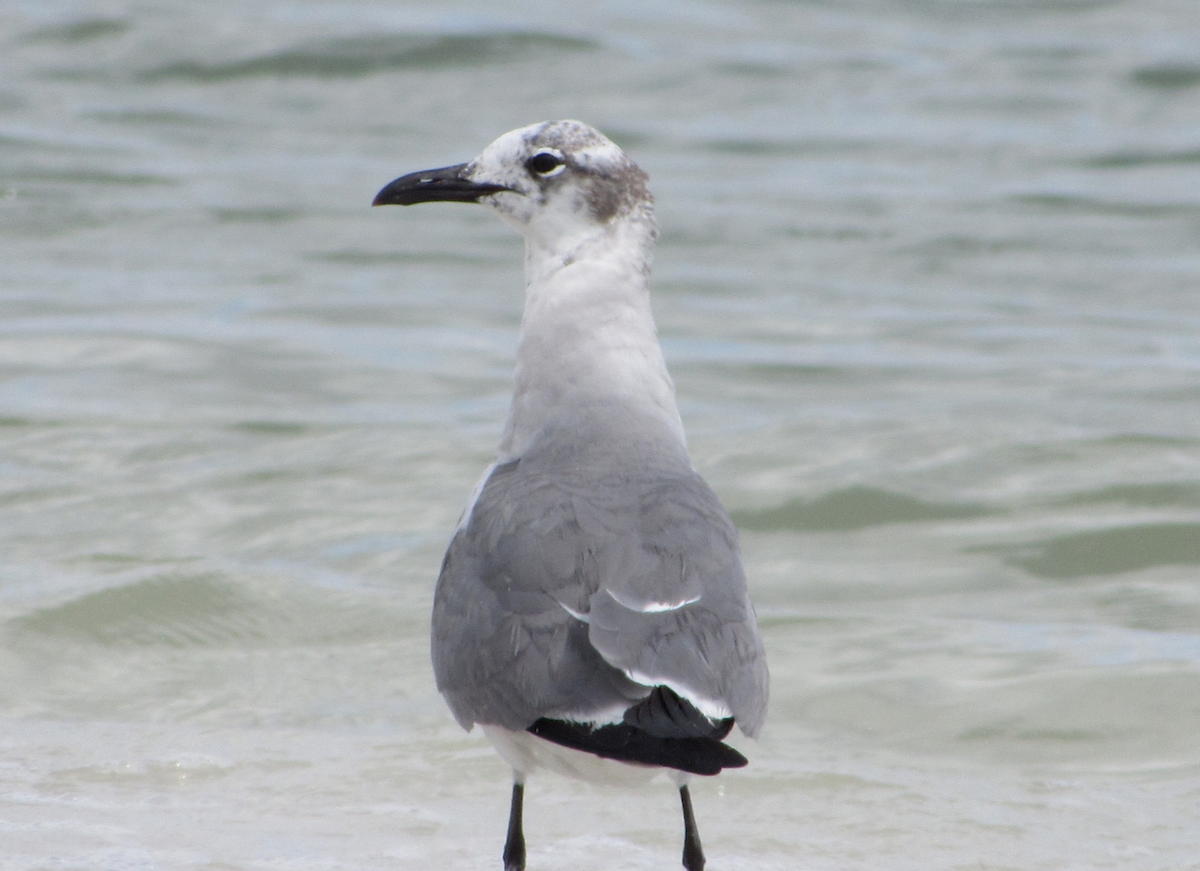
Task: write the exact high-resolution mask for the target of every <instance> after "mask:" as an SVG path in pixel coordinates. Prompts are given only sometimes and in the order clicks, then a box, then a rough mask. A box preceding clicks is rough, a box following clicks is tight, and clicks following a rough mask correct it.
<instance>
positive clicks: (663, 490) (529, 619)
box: [433, 461, 767, 735]
mask: <svg viewBox="0 0 1200 871" xmlns="http://www.w3.org/2000/svg"><path fill="white" fill-rule="evenodd" d="M433 661H434V673H435V676H436V678H437V683H438V688H439V689H440V690H441V691H442V693H443V694H444V695H445V697H446V699H447V701H448V702H449V704H450V708H451V710H452V711H453V712H454V715H455V717H456V718H457V719H458V720H459V722H460V723H462V724H463V725H464V726H467V727H470V725H471V724H472V723H477V722H478V723H490V724H496V725H501V726H505V727H507V728H510V729H524V728H526V727H528V726H529V725H530V724H531V723H532V722H533V721H534V720H536V719H538V718H539V717H572V718H574V719H586V718H587V716H588V715H589V714H595V715H600V716H605V715H611V714H612V713H613V712H614V711H615V712H619V711H620V710H622V709H624V708H626V707H628V706H629V705H630V704H632V703H633V702H635V701H637V700H639V699H641V698H644V697H645V696H646V695H648V693H649V692H650V689H651V688H652V687H654V686H657V685H666V686H668V687H670V688H671V689H673V690H674V691H676V692H677V693H679V694H681V695H683V696H684V697H685V698H688V699H689V700H691V701H693V702H694V703H696V704H697V706H698V707H700V708H701V710H705V709H706V707H707V708H708V709H710V710H711V709H713V708H714V706H719V707H723V708H727V709H728V711H729V712H730V713H731V714H732V716H734V717H735V718H736V719H737V722H738V724H739V725H740V726H741V728H742V730H743V731H745V732H746V733H747V734H750V735H754V734H756V733H757V732H758V730H759V729H760V728H761V725H762V721H763V719H764V717H765V713H766V701H767V671H766V661H765V657H764V655H763V649H762V642H761V640H760V639H759V635H758V629H757V626H756V624H755V620H754V612H753V609H752V608H751V606H750V601H749V598H748V596H747V594H746V586H745V579H744V576H743V574H742V568H741V560H740V558H739V556H738V551H737V538H736V532H735V530H734V528H733V525H732V523H731V522H730V520H729V518H728V515H726V513H725V511H724V509H722V508H721V506H720V503H719V502H718V501H717V498H716V496H715V495H714V494H713V493H712V491H711V490H710V489H709V488H708V486H707V485H706V484H705V483H704V482H703V481H702V480H701V479H700V477H699V476H698V475H697V474H696V473H695V472H694V471H692V470H690V469H686V470H674V471H671V472H670V473H663V474H659V475H654V476H648V475H646V474H645V473H642V474H630V475H620V474H616V475H604V476H589V475H588V474H586V473H585V472H582V471H578V470H575V471H568V472H567V473H566V474H564V473H563V470H562V469H561V468H560V469H557V470H556V471H555V473H554V474H549V473H548V472H547V471H545V470H539V469H538V467H537V464H535V463H529V462H525V461H514V462H511V463H508V464H505V465H502V466H499V467H497V468H496V469H495V470H493V472H492V474H491V475H490V477H489V478H488V480H487V481H486V482H485V484H484V486H483V488H482V490H481V492H480V494H479V497H478V499H477V500H476V503H475V505H474V506H473V508H472V509H471V511H470V516H469V518H468V520H467V522H466V523H465V525H464V526H463V527H462V528H461V529H460V530H459V531H458V532H457V534H456V535H455V537H454V540H453V541H452V542H451V544H450V548H449V550H448V551H447V553H446V559H445V562H444V563H443V565H442V572H441V575H440V577H439V579H438V585H437V591H436V594H435V597H434V612H433ZM706 712H707V711H706ZM618 716H619V713H618Z"/></svg>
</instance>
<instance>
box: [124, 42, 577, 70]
mask: <svg viewBox="0 0 1200 871" xmlns="http://www.w3.org/2000/svg"><path fill="white" fill-rule="evenodd" d="M597 47H598V46H597V44H596V43H595V42H593V41H591V40H587V39H581V38H577V37H570V36H562V35H558V34H550V33H536V32H513V33H487V34H455V35H433V36H418V35H412V34H393V35H386V36H357V37H345V38H341V39H330V40H324V41H321V42H312V43H306V44H304V45H301V46H296V47H293V48H285V49H282V50H280V51H276V52H271V53H269V54H262V55H257V56H255V57H249V58H243V59H241V60H232V61H226V62H205V61H178V62H175V63H169V64H164V65H162V66H158V67H153V68H151V69H148V70H144V71H143V72H142V73H141V74H140V75H139V78H140V79H141V80H142V81H147V82H156V81H163V80H185V81H188V80H190V81H195V82H220V81H227V80H230V79H244V78H258V77H265V76H274V77H281V78H286V77H298V76H305V77H313V78H344V77H352V76H366V75H371V74H372V73H377V72H384V71H387V70H393V69H412V68H436V67H448V66H473V65H477V64H487V63H499V62H502V61H507V60H512V59H515V58H521V57H534V56H539V55H542V54H544V53H545V52H547V51H588V50H591V49H594V48H597Z"/></svg>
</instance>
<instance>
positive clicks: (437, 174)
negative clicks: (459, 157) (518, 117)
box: [374, 121, 654, 249]
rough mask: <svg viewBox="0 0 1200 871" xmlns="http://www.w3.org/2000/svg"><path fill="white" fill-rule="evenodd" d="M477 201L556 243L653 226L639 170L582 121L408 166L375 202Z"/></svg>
mask: <svg viewBox="0 0 1200 871" xmlns="http://www.w3.org/2000/svg"><path fill="white" fill-rule="evenodd" d="M429 202H456V203H483V204H485V205H489V206H491V207H492V208H494V209H495V210H496V211H497V212H499V214H500V216H501V217H502V218H504V219H505V220H506V221H508V223H510V224H512V225H513V226H514V227H516V228H517V229H518V230H519V231H521V233H522V234H523V235H524V236H525V237H526V239H528V240H529V241H530V242H532V243H535V244H539V245H541V246H544V247H547V248H550V249H561V248H562V247H563V245H564V243H567V244H571V243H574V242H575V241H577V240H581V239H584V238H588V237H591V236H594V235H596V234H597V233H598V232H602V231H604V230H605V229H606V228H607V227H610V226H612V225H614V224H616V223H626V222H636V223H639V224H644V225H645V226H646V227H647V229H648V230H649V233H650V235H651V237H652V236H653V233H654V219H653V215H652V209H653V202H654V201H653V198H652V197H651V196H650V192H649V190H648V189H647V187H646V174H645V173H644V172H642V170H641V169H639V168H638V166H637V164H635V163H634V162H633V161H632V160H630V159H629V158H628V157H626V156H625V152H623V151H622V150H621V149H620V148H618V147H617V146H616V144H614V143H613V142H612V141H611V140H610V139H608V138H607V137H605V136H604V135H603V134H601V133H600V132H599V131H598V130H596V129H595V128H593V127H589V126H588V125H587V124H584V123H582V122H581V121H546V122H543V123H541V124H532V125H530V126H529V127H522V128H520V129H519V130H512V131H510V132H508V133H505V134H504V135H503V136H501V137H500V138H499V139H497V140H496V141H495V142H493V143H492V144H491V145H489V146H488V147H487V148H485V149H484V150H483V153H482V154H480V155H479V156H478V157H476V158H475V159H474V160H472V161H470V162H469V163H460V164H457V165H455V166H446V167H442V168H440V169H431V170H425V171H423V172H413V173H409V174H408V175H404V176H401V177H400V178H398V179H396V180H395V181H393V182H392V183H391V184H389V185H387V186H386V187H385V188H384V189H383V190H381V191H380V192H379V193H378V195H376V197H375V202H374V205H376V206H384V205H402V206H409V205H414V204H416V203H429Z"/></svg>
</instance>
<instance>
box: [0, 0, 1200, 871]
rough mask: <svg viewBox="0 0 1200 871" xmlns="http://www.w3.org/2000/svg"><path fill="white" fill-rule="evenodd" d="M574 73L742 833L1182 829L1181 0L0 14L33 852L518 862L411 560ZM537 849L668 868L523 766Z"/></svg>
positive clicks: (453, 486) (1195, 742)
mask: <svg viewBox="0 0 1200 871" xmlns="http://www.w3.org/2000/svg"><path fill="white" fill-rule="evenodd" d="M560 117H577V118H580V119H582V120H585V121H587V122H589V123H591V124H594V125H596V126H597V127H599V128H601V129H602V130H604V131H605V132H606V133H607V134H609V135H610V136H611V137H612V138H613V139H615V140H616V141H617V142H618V143H619V144H621V145H622V146H623V147H624V148H625V149H626V150H627V151H628V152H629V153H630V154H631V155H632V156H633V157H634V159H635V160H637V161H638V162H639V163H640V164H641V165H642V167H643V168H645V169H646V170H647V171H648V172H649V173H650V175H651V183H652V189H653V191H654V192H655V194H656V196H657V198H658V215H659V220H660V223H661V227H662V234H661V240H660V245H659V249H658V257H657V261H656V267H655V275H654V281H653V287H654V295H655V307H656V313H657V317H658V322H659V328H660V334H661V337H662V340H663V344H664V348H665V351H666V354H667V358H668V362H669V364H670V366H671V368H672V372H673V374H674V376H675V379H676V384H677V388H678V392H679V398H680V403H681V408H682V411H683V415H684V419H685V424H686V425H687V428H688V432H689V437H690V445H691V449H692V453H693V457H694V460H695V462H696V465H697V467H698V468H699V469H700V470H701V472H702V473H703V474H704V475H705V476H706V477H707V478H708V480H709V481H710V482H711V483H712V485H713V486H714V487H715V489H716V490H717V492H718V493H719V494H720V495H721V497H722V499H723V500H724V502H725V504H726V505H727V506H728V507H729V508H730V510H731V513H732V514H733V516H734V519H735V520H736V521H737V523H738V525H739V527H740V528H741V530H742V544H743V550H744V555H745V560H746V568H747V574H748V576H749V578H750V584H751V589H752V593H753V595H754V597H755V600H756V603H757V606H758V611H759V616H760V620H761V623H762V627H763V630H764V636H765V640H766V644H767V649H768V654H769V657H770V663H771V667H772V674H773V687H772V689H773V699H772V710H771V716H770V720H769V724H768V727H767V730H766V732H765V735H764V737H763V739H762V740H761V741H760V742H757V743H751V742H746V741H741V742H740V743H739V746H740V747H741V748H742V749H743V750H744V751H745V752H746V753H747V754H748V755H749V756H750V757H751V759H752V763H751V765H750V767H748V768H746V769H743V770H740V771H734V772H730V773H727V774H726V775H723V776H722V777H721V778H720V779H719V780H717V781H704V782H700V783H697V784H696V785H695V786H694V788H693V789H694V796H695V801H696V810H697V815H698V817H699V821H700V826H701V831H702V834H703V836H704V840H705V846H706V849H707V852H708V854H709V867H710V869H711V871H723V869H724V871H732V869H780V871H783V869H788V871H791V869H808V871H826V869H828V871H835V869H836V871H867V869H871V871H876V869H891V871H929V869H991V871H998V869H1005V871H1017V869H1019V871H1042V869H1044V871H1071V869H1104V868H1111V869H1136V871H1166V869H1171V871H1178V869H1186V868H1194V869H1195V868H1200V858H1198V857H1200V849H1198V848H1200V823H1198V822H1197V814H1196V807H1197V797H1198V796H1200V293H1198V289H1200V4H1197V3H1195V2H1194V0H1048V2H1033V0H914V2H889V0H847V2H837V3H835V2H823V0H811V2H784V0H754V2H734V0H709V2H698V3H693V2H682V0H663V2H646V3H630V2H600V3H581V2H573V0H558V2H555V3H546V2H531V3H525V4H515V5H513V6H512V7H511V8H509V9H505V8H503V7H501V6H500V5H494V6H493V5H487V4H483V3H479V2H474V3H472V2H452V3H449V4H446V5H443V6H437V7H433V6H431V5H430V4H424V3H420V4H418V3H409V2H382V0H361V2H337V0H324V2H321V0H267V2H263V3H258V4H242V3H235V2H230V0H215V2H210V3H205V4H195V3H188V4H185V3H181V2H178V0H141V2H119V0H112V2H109V0H103V2H70V0H68V2H64V3H53V4H51V3H35V2H31V0H13V2H9V3H7V4H5V5H3V6H0V743H2V744H3V747H4V751H3V753H2V754H0V869H3V871H33V869H37V871H42V869H46V871H49V869H88V871H129V869H172V871H231V869H236V871H251V869H278V868H287V869H295V871H303V869H330V868H339V869H372V871H383V869H392V868H394V869H402V868H403V869H409V868H413V867H416V866H417V865H418V864H419V865H420V867H437V868H441V869H446V871H453V869H464V871H465V869H477V868H499V867H500V861H499V858H500V847H501V843H502V841H503V833H504V822H505V816H506V813H507V800H508V773H507V771H506V769H505V768H504V765H503V763H502V762H501V761H500V760H499V758H498V757H497V756H495V754H494V753H493V752H492V751H491V749H490V747H489V746H488V745H487V744H486V742H485V741H484V740H483V738H482V737H481V736H479V735H478V734H475V735H466V734H465V733H463V732H461V730H460V729H459V728H458V727H457V725H456V724H455V723H454V722H453V721H452V719H451V718H450V715H449V713H448V711H447V710H446V709H445V707H444V705H443V704H442V702H441V700H440V698H439V697H438V695H437V693H436V691H435V689H434V687H433V682H432V676H431V670H430V666H429V662H428V652H427V651H428V642H427V626H428V611H429V606H430V602H431V598H432V584H433V580H434V578H435V576H436V574H437V570H438V565H439V561H440V559H441V555H442V551H443V549H444V547H445V544H446V541H447V540H448V537H449V535H450V532H451V530H452V529H453V527H454V524H455V521H456V519H457V517H458V514H459V512H460V510H461V508H462V506H463V504H464V502H465V500H466V498H467V495H468V493H469V492H470V489H471V487H472V485H473V484H474V482H475V480H476V478H477V476H478V475H479V473H480V471H481V470H482V468H483V467H484V466H485V465H486V463H487V462H488V461H489V459H490V456H491V452H492V450H493V447H494V445H495V442H496V440H497V438H498V435H499V430H500V425H501V423H502V420H503V416H504V413H505V409H506V403H507V396H508V391H509V389H510V374H511V373H510V370H511V364H512V354H513V350H514V345H515V339H516V328H517V324H518V321H519V317H520V305H521V281H522V279H521V250H520V241H519V239H518V238H517V237H516V236H515V235H514V234H513V233H512V231H511V230H509V229H508V228H507V227H505V226H504V225H502V224H501V223H500V222H499V221H498V220H496V219H495V217H494V216H492V215H490V214H488V213H487V212H486V211H485V210H484V209H479V208H468V207H465V206H454V205H446V206H425V207H421V208H416V209H386V210H384V209H375V210H372V209H371V208H369V204H370V202H371V198H372V197H373V195H374V193H375V192H376V191H377V190H378V189H379V188H380V187H381V186H382V185H383V184H384V183H386V182H387V181H389V180H391V179H392V178H394V177H396V176H397V175H400V174H402V173H404V172H408V171H411V170H416V169H422V168H427V167H432V166H440V165H445V164H449V163H456V162H459V161H463V160H466V159H469V158H470V157H472V156H474V155H475V154H476V153H477V152H478V151H479V150H480V149H481V148H482V147H483V146H484V145H486V144H487V143H488V142H490V141H491V140H492V139H493V138H494V137H495V136H497V135H498V134H500V133H502V132H504V131H506V130H509V129H511V128H514V127H518V126H522V125H525V124H528V123H531V122H534V121H538V120H544V119H550V118H560ZM526 826H527V835H528V838H529V844H530V869H531V871H549V869H582V871H591V869H597V871H598V869H605V868H614V867H621V868H631V869H658V868H669V867H676V863H677V862H678V850H679V838H680V826H679V821H678V808H677V799H676V797H675V795H674V794H673V790H672V789H671V788H670V786H669V783H667V782H666V781H662V782H661V783H659V784H658V785H657V786H651V787H647V788H645V789H642V790H635V791H632V792H623V791H620V790H616V789H608V788H599V787H591V786H587V785H582V784H577V783H573V782H569V781H565V780H561V779H558V778H556V777H554V776H549V775H547V776H544V777H540V778H536V779H534V780H533V781H531V783H530V785H529V789H528V793H527V819H526Z"/></svg>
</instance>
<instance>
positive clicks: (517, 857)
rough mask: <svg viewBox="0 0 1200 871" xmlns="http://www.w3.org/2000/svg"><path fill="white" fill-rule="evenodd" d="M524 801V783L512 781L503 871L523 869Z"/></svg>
mask: <svg viewBox="0 0 1200 871" xmlns="http://www.w3.org/2000/svg"><path fill="white" fill-rule="evenodd" d="M524 801H525V784H524V783H521V782H520V781H513V791H512V807H511V808H509V811H508V837H507V838H506V839H505V841H504V871H525V832H524V829H523V828H522V825H521V807H522V805H523V804H524ZM697 847H699V843H698V842H697ZM701 864H703V860H701Z"/></svg>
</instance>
